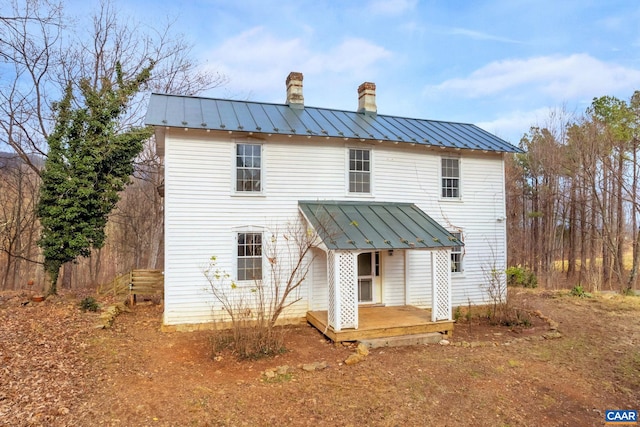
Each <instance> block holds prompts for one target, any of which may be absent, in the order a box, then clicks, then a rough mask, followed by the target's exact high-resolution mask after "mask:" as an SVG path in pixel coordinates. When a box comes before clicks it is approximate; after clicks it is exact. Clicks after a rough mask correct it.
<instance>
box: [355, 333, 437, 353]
mask: <svg viewBox="0 0 640 427" xmlns="http://www.w3.org/2000/svg"><path fill="white" fill-rule="evenodd" d="M441 340H442V334H441V333H439V332H430V333H425V334H413V335H401V336H397V337H388V338H372V339H368V340H362V341H360V344H362V345H364V346H366V347H367V348H370V349H371V348H380V347H402V346H407V345H423V344H438V343H439V342H440V341H441Z"/></svg>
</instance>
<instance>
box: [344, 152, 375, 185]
mask: <svg viewBox="0 0 640 427" xmlns="http://www.w3.org/2000/svg"><path fill="white" fill-rule="evenodd" d="M349 192H350V193H371V152H370V151H369V150H359V149H355V148H352V149H349Z"/></svg>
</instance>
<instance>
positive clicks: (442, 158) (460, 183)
mask: <svg viewBox="0 0 640 427" xmlns="http://www.w3.org/2000/svg"><path fill="white" fill-rule="evenodd" d="M445 159H452V160H457V161H458V197H444V196H443V195H442V179H443V176H442V160H445ZM462 184H463V177H462V158H461V157H460V156H453V155H448V156H440V159H439V160H438V197H439V199H440V200H441V201H444V202H460V201H462Z"/></svg>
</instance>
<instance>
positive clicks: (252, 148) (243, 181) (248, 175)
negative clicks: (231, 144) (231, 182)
mask: <svg viewBox="0 0 640 427" xmlns="http://www.w3.org/2000/svg"><path fill="white" fill-rule="evenodd" d="M236 191H239V192H260V191H262V146H261V145H260V144H237V145H236Z"/></svg>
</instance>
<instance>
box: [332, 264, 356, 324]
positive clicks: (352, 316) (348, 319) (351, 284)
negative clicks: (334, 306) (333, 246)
mask: <svg viewBox="0 0 640 427" xmlns="http://www.w3.org/2000/svg"><path fill="white" fill-rule="evenodd" d="M336 258H337V260H336V261H337V262H336V265H337V268H338V269H339V270H338V274H336V276H337V277H338V278H339V284H338V286H339V288H340V291H339V295H338V297H339V301H340V302H339V304H340V322H339V323H340V326H341V327H342V328H358V270H357V269H358V267H357V264H356V262H357V256H356V254H354V253H352V252H339V253H338V254H336Z"/></svg>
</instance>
